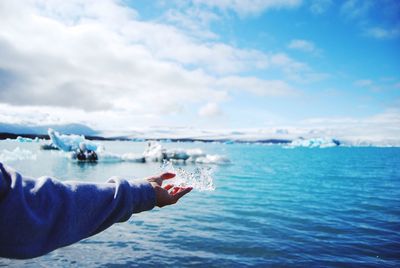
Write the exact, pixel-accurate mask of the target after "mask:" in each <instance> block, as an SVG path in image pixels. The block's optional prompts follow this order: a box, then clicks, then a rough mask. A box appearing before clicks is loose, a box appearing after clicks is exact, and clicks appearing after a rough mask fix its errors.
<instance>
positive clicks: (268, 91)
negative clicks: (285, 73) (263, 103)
mask: <svg viewBox="0 0 400 268" xmlns="http://www.w3.org/2000/svg"><path fill="white" fill-rule="evenodd" d="M217 85H218V86H219V87H221V88H224V89H226V90H239V91H248V92H252V93H254V94H256V95H259V96H287V95H294V94H296V90H295V89H294V88H292V87H291V86H290V85H288V84H287V83H286V82H284V81H282V80H262V79H258V78H255V77H237V76H231V77H225V78H222V79H220V80H218V82H217Z"/></svg>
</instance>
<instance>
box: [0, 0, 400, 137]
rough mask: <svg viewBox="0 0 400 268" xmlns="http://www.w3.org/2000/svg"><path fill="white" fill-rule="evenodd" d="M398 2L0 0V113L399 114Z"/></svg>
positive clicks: (219, 119) (128, 120)
mask: <svg viewBox="0 0 400 268" xmlns="http://www.w3.org/2000/svg"><path fill="white" fill-rule="evenodd" d="M399 14H400V2H399V1H396V0H382V1H369V0H364V1H360V0H346V1H333V0H308V1H306V0H303V1H302V0H282V1H277V0H250V1H241V0H223V1H211V0H192V1H144V0H141V1H131V0H129V1H128V0H125V1H111V0H104V1H79V0H74V1H69V2H68V3H64V2H62V1H58V0H57V1H51V2H46V1H39V0H35V1H29V2H28V4H23V3H19V2H18V1H16V2H14V3H12V2H11V1H8V2H3V3H2V4H0V25H1V26H0V51H1V52H0V54H1V55H0V56H1V58H2V60H0V110H1V112H2V115H1V116H0V121H4V122H14V123H18V122H22V123H29V124H41V123H66V122H81V123H86V124H88V125H91V126H93V127H95V128H99V129H104V130H107V129H108V130H109V129H114V128H117V129H120V130H129V129H135V128H141V127H150V126H154V125H156V126H185V127H196V128H212V129H213V128H217V129H218V128H224V129H237V128H269V127H281V126H299V125H312V126H314V127H315V126H316V125H318V124H319V125H320V126H321V127H322V126H327V125H328V126H329V125H330V122H334V123H335V124H339V123H340V122H341V121H342V122H343V124H342V125H346V124H349V122H350V124H352V125H354V124H359V125H360V126H361V125H362V126H364V125H365V124H366V123H368V122H375V123H377V122H378V121H379V122H378V123H379V124H382V125H393V124H394V125H397V126H399V124H400V112H399V108H398V107H400V72H399V71H400V60H399V59H400V52H399V51H400V49H399V47H400V46H399V45H400V15H399ZM27 66H30V68H28V67H27ZM35 114H36V115H37V116H35ZM399 127H400V126H399Z"/></svg>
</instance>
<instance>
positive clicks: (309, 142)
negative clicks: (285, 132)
mask: <svg viewBox="0 0 400 268" xmlns="http://www.w3.org/2000/svg"><path fill="white" fill-rule="evenodd" d="M339 145H340V142H339V141H338V140H336V139H332V138H311V139H302V138H300V139H296V140H293V141H292V142H291V143H289V144H288V145H286V146H284V148H296V147H307V148H329V147H336V146H339Z"/></svg>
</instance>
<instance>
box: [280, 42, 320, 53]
mask: <svg viewBox="0 0 400 268" xmlns="http://www.w3.org/2000/svg"><path fill="white" fill-rule="evenodd" d="M288 48H290V49H295V50H300V51H303V52H307V53H317V52H318V51H319V49H317V48H316V46H315V45H314V43H313V42H311V41H307V40H303V39H293V40H292V41H290V43H289V44H288Z"/></svg>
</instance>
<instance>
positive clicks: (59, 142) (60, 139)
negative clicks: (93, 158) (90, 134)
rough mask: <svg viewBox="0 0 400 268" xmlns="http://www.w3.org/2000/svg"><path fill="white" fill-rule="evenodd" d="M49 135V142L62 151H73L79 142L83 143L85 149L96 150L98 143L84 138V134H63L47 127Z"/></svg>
mask: <svg viewBox="0 0 400 268" xmlns="http://www.w3.org/2000/svg"><path fill="white" fill-rule="evenodd" d="M48 134H49V137H50V139H51V142H52V143H53V144H54V145H55V146H56V147H57V148H58V149H60V150H62V151H64V152H71V151H75V150H77V149H78V148H79V144H81V143H84V144H85V146H86V149H88V150H91V151H96V150H97V149H98V147H99V146H98V145H97V144H96V143H94V142H91V141H89V140H86V139H85V136H83V135H82V136H79V135H74V134H72V135H63V134H60V133H58V132H57V131H55V130H53V129H51V128H49V130H48Z"/></svg>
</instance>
